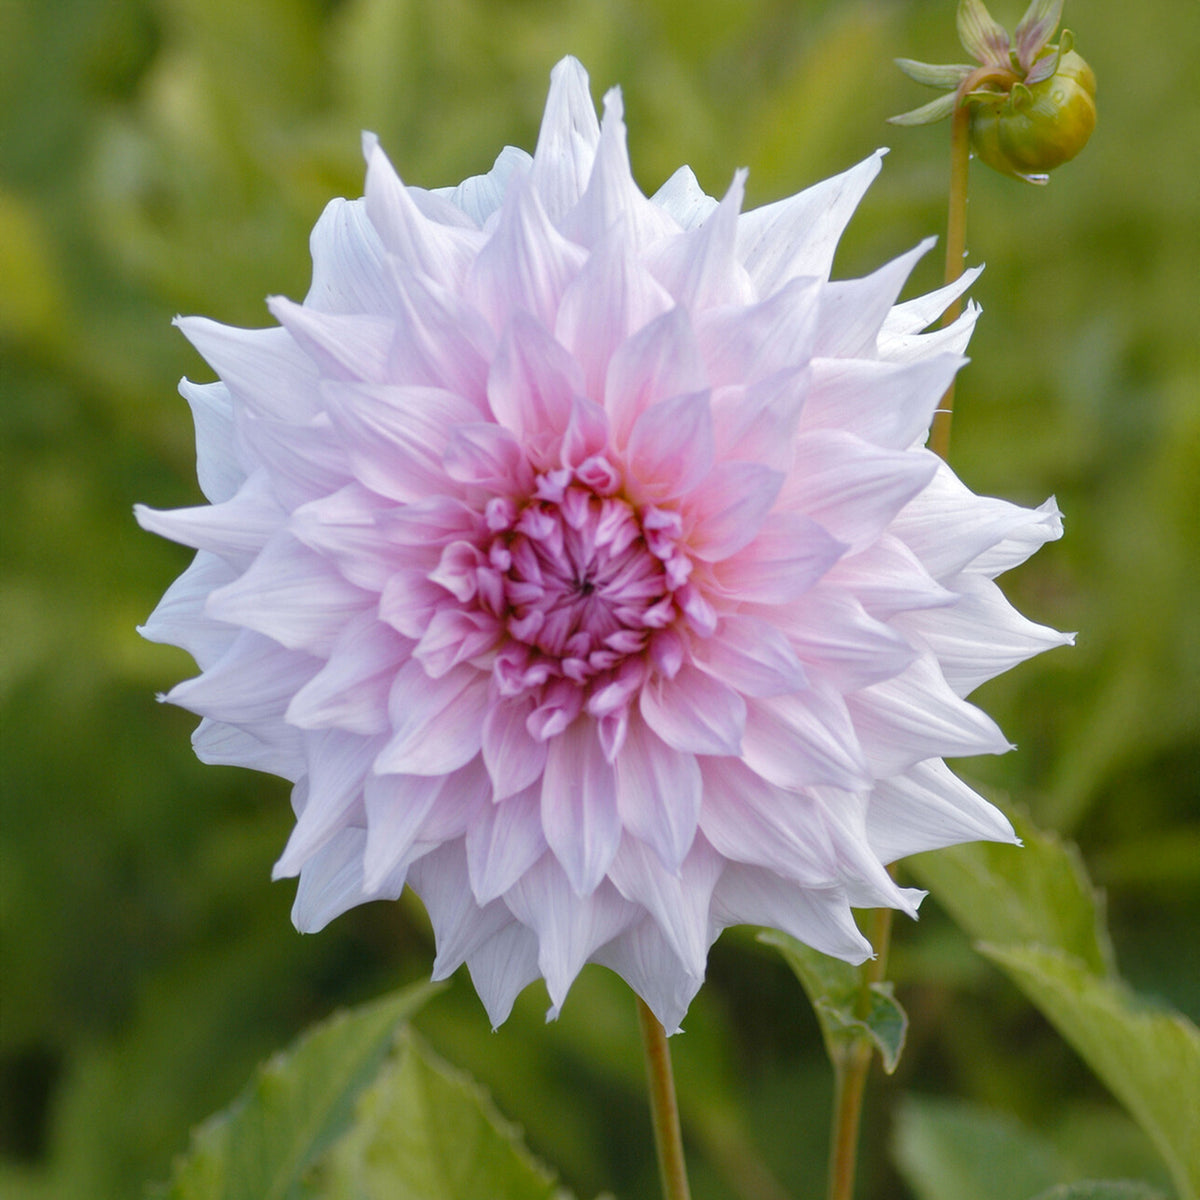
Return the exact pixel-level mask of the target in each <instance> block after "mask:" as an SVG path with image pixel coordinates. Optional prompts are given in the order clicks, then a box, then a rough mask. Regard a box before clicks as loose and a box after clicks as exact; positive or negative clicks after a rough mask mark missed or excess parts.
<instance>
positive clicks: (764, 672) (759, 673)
mask: <svg viewBox="0 0 1200 1200" xmlns="http://www.w3.org/2000/svg"><path fill="white" fill-rule="evenodd" d="M692 661H693V662H694V663H695V664H696V666H698V667H699V668H700V669H701V670H702V671H705V672H707V673H708V674H709V675H712V676H714V677H715V678H717V679H719V680H721V681H722V682H723V683H727V684H729V686H730V687H732V688H735V689H736V690H737V691H739V692H741V693H742V695H744V696H781V695H785V694H787V693H788V692H797V691H800V690H801V689H803V688H805V687H807V686H808V677H807V676H806V675H805V673H804V666H803V664H802V663H801V662H800V659H799V658H797V656H796V651H795V650H794V649H793V648H792V646H791V644H790V643H789V641H788V639H787V638H786V637H785V636H784V635H783V634H782V633H781V632H780V631H779V630H778V629H776V628H775V627H774V626H773V625H771V624H770V623H768V622H767V621H764V620H762V619H761V618H759V617H754V616H750V615H747V614H738V613H732V614H730V615H728V616H725V617H722V618H721V623H720V625H719V626H718V628H717V632H716V633H715V634H714V635H713V636H712V637H711V638H704V639H697V640H696V642H695V643H694V644H693V646H692Z"/></svg>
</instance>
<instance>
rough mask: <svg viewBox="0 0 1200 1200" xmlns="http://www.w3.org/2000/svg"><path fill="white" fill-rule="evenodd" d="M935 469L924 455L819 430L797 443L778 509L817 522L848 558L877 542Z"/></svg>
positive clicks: (932, 459) (935, 461)
mask: <svg viewBox="0 0 1200 1200" xmlns="http://www.w3.org/2000/svg"><path fill="white" fill-rule="evenodd" d="M937 469H938V459H937V457H936V456H935V455H933V454H932V453H930V452H928V451H924V450H903V451H902V450H890V451H889V450H879V449H877V448H876V447H874V446H872V445H869V444H868V443H867V442H864V441H862V440H861V439H860V438H857V437H855V436H854V435H853V434H849V433H843V432H841V431H839V430H833V429H825V430H820V431H819V432H814V433H809V434H807V435H805V436H803V437H801V438H800V439H799V440H798V442H797V444H796V457H795V461H794V464H793V469H792V472H791V474H790V475H789V476H788V480H787V483H786V484H785V485H784V488H783V495H782V496H781V498H780V505H781V506H782V507H787V508H795V509H796V510H798V511H800V512H803V513H806V514H807V515H808V516H810V517H812V518H813V520H814V521H818V522H819V523H820V524H821V525H822V526H824V528H825V529H827V530H828V531H829V533H830V534H832V535H833V536H834V537H835V538H837V540H838V541H840V542H845V543H846V544H847V545H848V546H849V547H850V553H852V554H853V553H855V552H857V551H859V550H861V549H863V548H864V547H865V546H867V545H869V544H870V543H872V542H874V541H876V540H877V539H878V538H879V536H880V534H882V533H883V531H884V530H885V529H887V528H888V526H889V525H890V523H891V521H892V520H893V518H894V517H895V516H896V514H897V513H898V512H899V511H900V510H901V509H902V508H903V507H904V506H905V505H906V504H907V503H908V502H909V501H910V500H911V499H912V498H913V497H914V496H916V495H917V494H918V493H920V492H921V491H922V490H923V489H924V488H925V487H926V486H928V484H929V481H930V480H931V479H932V478H933V476H934V474H935V472H936V471H937Z"/></svg>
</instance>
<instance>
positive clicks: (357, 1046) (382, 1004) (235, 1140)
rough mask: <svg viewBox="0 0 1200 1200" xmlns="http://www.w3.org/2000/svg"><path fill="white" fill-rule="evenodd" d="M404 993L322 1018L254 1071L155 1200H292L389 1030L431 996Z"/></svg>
mask: <svg viewBox="0 0 1200 1200" xmlns="http://www.w3.org/2000/svg"><path fill="white" fill-rule="evenodd" d="M436 990H437V989H436V987H434V986H433V985H431V984H420V985H418V986H416V987H411V988H406V989H404V990H403V991H400V992H397V993H395V994H394V995H391V996H388V997H386V998H385V999H383V1000H379V1001H376V1002H374V1003H373V1004H368V1005H364V1006H363V1007H361V1008H358V1009H354V1010H351V1011H349V1012H341V1013H337V1014H335V1015H334V1016H332V1017H331V1018H330V1019H329V1020H327V1021H325V1022H324V1023H322V1024H321V1025H318V1026H316V1027H315V1028H313V1029H311V1030H309V1031H308V1032H306V1033H305V1034H303V1035H302V1036H301V1037H300V1038H299V1040H298V1041H296V1042H295V1043H294V1044H293V1045H292V1047H291V1048H290V1049H288V1050H286V1051H284V1052H283V1053H281V1054H278V1055H276V1056H275V1057H274V1058H272V1059H271V1060H270V1061H269V1062H266V1063H264V1064H263V1065H262V1066H261V1067H260V1068H259V1069H258V1071H257V1073H256V1074H255V1076H254V1078H253V1079H252V1080H251V1081H250V1084H249V1085H248V1087H247V1088H246V1090H245V1091H244V1092H243V1093H242V1095H241V1096H239V1097H238V1099H237V1100H235V1101H234V1103H233V1104H232V1105H231V1106H230V1107H229V1108H227V1109H225V1110H224V1111H223V1112H221V1113H218V1114H217V1115H216V1116H214V1117H211V1118H210V1119H209V1120H208V1121H206V1122H205V1123H204V1124H203V1125H201V1126H200V1127H199V1128H198V1129H197V1130H196V1131H195V1132H194V1133H193V1135H192V1144H191V1147H190V1149H189V1150H188V1152H187V1153H186V1154H185V1155H184V1157H183V1158H182V1159H180V1160H179V1162H178V1163H177V1164H176V1167H175V1171H174V1173H173V1176H172V1178H171V1181H170V1183H169V1184H168V1185H167V1187H166V1189H165V1190H163V1191H161V1192H160V1193H159V1194H160V1195H162V1196H163V1197H164V1198H165V1200H298V1197H300V1196H301V1195H303V1192H302V1191H301V1183H302V1180H303V1177H304V1174H305V1172H306V1171H307V1170H308V1169H309V1168H310V1167H311V1166H312V1164H313V1163H315V1162H316V1161H317V1160H318V1159H319V1158H320V1157H321V1155H322V1154H323V1153H324V1152H325V1151H327V1150H328V1149H329V1147H330V1146H331V1145H332V1144H333V1143H334V1142H335V1141H336V1140H337V1138H339V1137H340V1136H341V1135H342V1134H343V1133H344V1132H345V1130H346V1129H347V1128H348V1127H349V1125H350V1122H351V1118H352V1115H353V1110H354V1104H355V1101H356V1100H357V1099H358V1096H359V1094H360V1093H361V1092H362V1091H363V1089H364V1088H366V1087H367V1085H368V1084H369V1083H370V1082H371V1081H372V1080H373V1079H374V1077H375V1075H376V1074H377V1073H378V1071H379V1069H380V1066H381V1065H382V1063H383V1062H384V1060H385V1058H386V1056H387V1053H388V1051H389V1049H390V1048H391V1046H392V1044H393V1041H394V1039H395V1033H396V1029H397V1028H398V1027H399V1026H400V1025H401V1024H402V1023H403V1022H404V1021H406V1020H408V1018H410V1017H411V1016H412V1015H413V1013H415V1012H416V1011H417V1009H419V1008H420V1007H421V1005H422V1004H424V1003H425V1001H426V1000H427V999H428V998H429V997H430V996H431V995H432V994H433V992H434V991H436Z"/></svg>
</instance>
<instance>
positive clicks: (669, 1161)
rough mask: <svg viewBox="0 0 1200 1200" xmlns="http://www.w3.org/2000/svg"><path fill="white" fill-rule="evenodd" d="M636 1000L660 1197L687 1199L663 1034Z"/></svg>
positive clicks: (673, 1086) (650, 1014) (675, 1111)
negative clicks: (661, 1192)
mask: <svg viewBox="0 0 1200 1200" xmlns="http://www.w3.org/2000/svg"><path fill="white" fill-rule="evenodd" d="M637 1004H638V1018H639V1020H640V1022H641V1026H642V1046H643V1048H644V1050H645V1052H646V1075H647V1079H648V1082H649V1086H650V1120H651V1122H652V1123H653V1125H654V1146H655V1149H656V1150H657V1151H658V1174H659V1178H660V1179H661V1180H662V1190H663V1200H691V1192H690V1191H689V1190H688V1180H687V1166H686V1164H685V1162H684V1158H683V1136H682V1134H681V1133H680V1130H679V1106H678V1104H677V1103H676V1102H675V1079H674V1076H673V1075H672V1074H671V1051H670V1049H669V1048H668V1046H667V1034H666V1031H665V1030H664V1029H663V1027H662V1026H661V1025H660V1024H659V1021H658V1018H657V1017H656V1016H655V1015H654V1014H653V1013H652V1012H651V1011H650V1009H649V1007H648V1006H647V1004H646V1002H645V1001H644V1000H643V999H642V998H641V997H640V996H639V997H638V1002H637Z"/></svg>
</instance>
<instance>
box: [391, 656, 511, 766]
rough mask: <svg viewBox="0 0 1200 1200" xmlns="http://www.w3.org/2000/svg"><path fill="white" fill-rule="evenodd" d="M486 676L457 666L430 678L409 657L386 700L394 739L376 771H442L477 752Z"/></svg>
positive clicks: (485, 699) (485, 705)
mask: <svg viewBox="0 0 1200 1200" xmlns="http://www.w3.org/2000/svg"><path fill="white" fill-rule="evenodd" d="M487 693H488V688H487V676H486V675H485V674H482V673H481V672H479V671H477V670H476V669H475V668H474V667H469V666H459V667H455V668H454V669H453V670H452V671H450V672H448V673H447V674H445V675H443V676H441V678H439V679H431V678H430V677H429V676H428V675H427V674H426V673H425V669H424V667H423V666H422V665H421V664H420V663H419V662H418V661H417V660H416V659H411V660H409V661H408V662H407V663H405V664H404V666H403V667H401V668H400V670H399V671H397V672H396V675H395V678H394V680H393V683H392V690H391V694H390V696H389V698H388V715H389V717H390V718H391V722H392V729H393V731H394V733H393V736H392V740H391V741H390V742H389V743H388V744H387V745H386V746H385V747H384V748H383V750H382V752H381V753H380V755H379V757H378V759H376V761H375V770H376V772H377V773H378V774H381V775H385V774H397V775H444V774H446V773H447V772H449V771H457V770H458V768H459V767H462V766H465V765H466V764H467V763H468V762H470V761H471V759H472V758H474V757H475V755H476V754H478V753H479V744H480V730H481V726H482V724H483V716H484V713H485V711H486V709H487V702H488V699H487Z"/></svg>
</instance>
